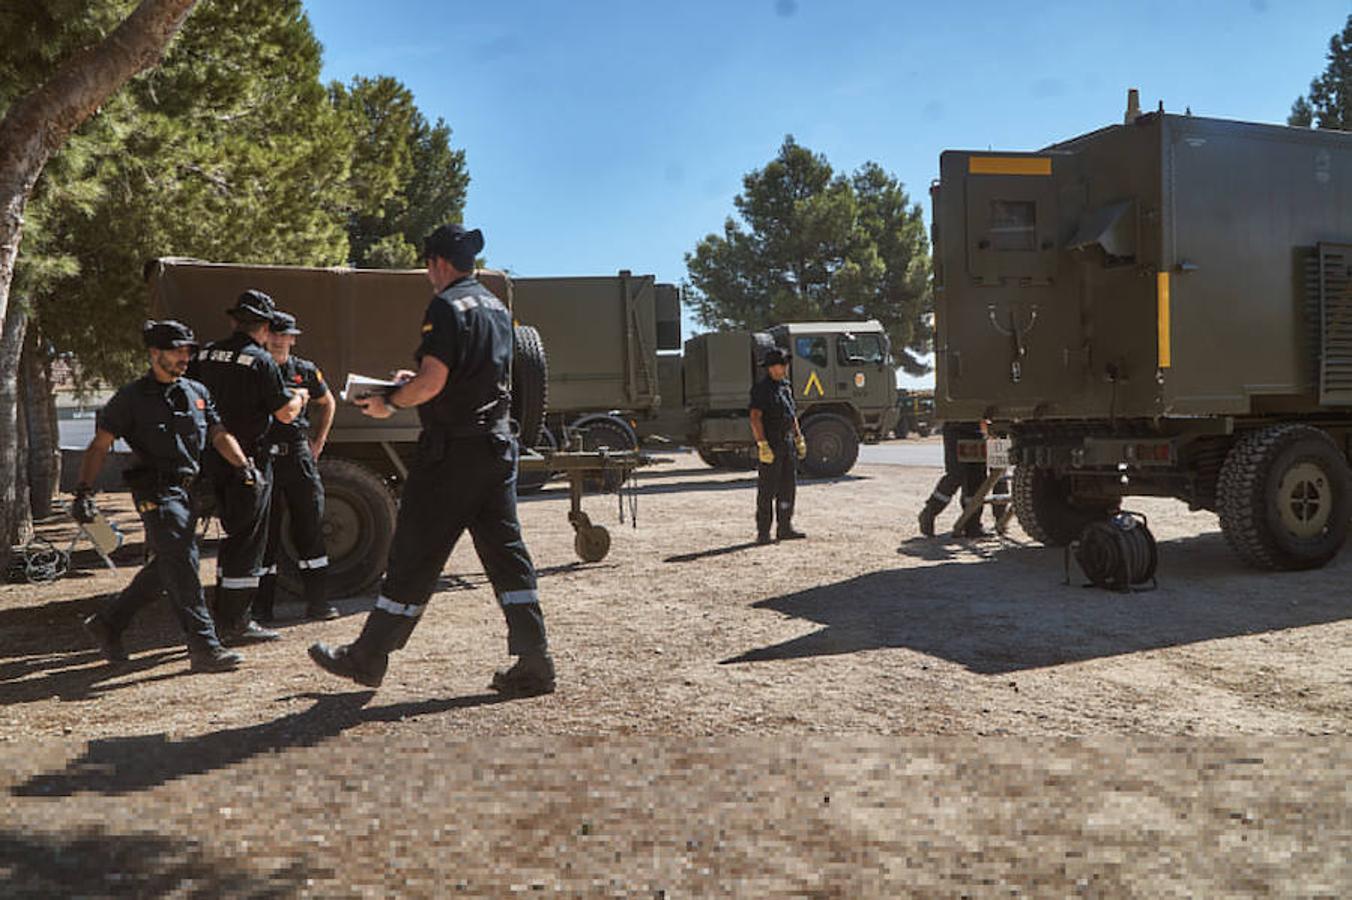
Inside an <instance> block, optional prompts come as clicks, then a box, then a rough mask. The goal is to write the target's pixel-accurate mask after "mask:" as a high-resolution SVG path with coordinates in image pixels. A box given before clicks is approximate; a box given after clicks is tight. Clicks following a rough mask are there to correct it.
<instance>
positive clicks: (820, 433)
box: [802, 413, 859, 478]
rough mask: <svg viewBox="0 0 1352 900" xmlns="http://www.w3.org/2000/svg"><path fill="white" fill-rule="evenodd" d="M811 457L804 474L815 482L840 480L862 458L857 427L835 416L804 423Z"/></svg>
mask: <svg viewBox="0 0 1352 900" xmlns="http://www.w3.org/2000/svg"><path fill="white" fill-rule="evenodd" d="M803 437H804V439H806V440H807V457H806V458H805V459H804V460H803V462H802V467H803V471H804V472H806V473H807V474H808V475H809V476H811V477H813V478H839V477H840V476H841V475H844V474H845V473H846V472H848V471H850V469H853V468H854V463H855V460H857V459H858V458H859V435H858V434H856V433H855V430H854V425H853V424H851V423H850V422H849V421H847V420H846V419H844V418H842V417H841V416H837V415H835V414H833V413H822V414H820V415H816V416H813V417H812V418H810V419H808V420H807V421H806V422H804V423H803Z"/></svg>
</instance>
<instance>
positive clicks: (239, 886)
mask: <svg viewBox="0 0 1352 900" xmlns="http://www.w3.org/2000/svg"><path fill="white" fill-rule="evenodd" d="M0 872H4V885H5V886H4V890H3V893H4V894H5V896H7V897H16V896H17V897H70V896H86V897H89V896H96V897H104V896H132V897H169V896H176V897H188V896H192V897H242V898H264V897H290V896H294V895H296V894H297V893H300V892H301V891H303V890H304V888H305V885H306V882H307V881H310V880H313V879H315V878H318V877H331V876H332V873H331V872H329V871H317V870H313V869H309V868H307V867H306V866H305V865H304V863H302V862H300V861H299V860H293V861H292V862H290V863H289V864H288V865H286V866H285V867H283V868H280V869H277V870H274V871H272V872H268V873H266V874H262V873H257V872H250V871H248V870H246V869H245V868H243V867H241V866H240V865H239V863H237V862H236V861H235V860H233V859H225V858H221V857H218V856H214V855H211V854H209V853H208V852H207V851H205V850H204V849H203V848H202V847H201V845H199V844H198V843H196V842H195V841H191V840H182V839H179V838H171V837H166V836H164V835H158V834H110V833H108V832H107V831H104V830H103V829H101V828H86V829H82V830H80V831H76V832H73V833H64V834H63V833H42V832H33V831H23V832H19V831H14V830H11V829H7V828H0Z"/></svg>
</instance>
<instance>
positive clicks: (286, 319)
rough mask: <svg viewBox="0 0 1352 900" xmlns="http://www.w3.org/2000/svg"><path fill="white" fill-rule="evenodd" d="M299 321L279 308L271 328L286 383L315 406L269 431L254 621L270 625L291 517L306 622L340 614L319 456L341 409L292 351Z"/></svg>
mask: <svg viewBox="0 0 1352 900" xmlns="http://www.w3.org/2000/svg"><path fill="white" fill-rule="evenodd" d="M301 333H302V332H301V330H300V328H298V327H297V325H296V317H295V316H293V315H291V314H290V313H287V312H282V311H281V310H278V311H277V312H275V313H273V316H272V322H271V323H270V324H269V326H268V353H270V354H272V359H273V361H274V362H276V363H277V367H278V368H279V369H281V370H282V381H283V382H285V383H286V384H287V385H289V386H291V387H293V388H304V389H305V390H306V391H307V392H308V393H309V402H308V403H307V404H306V405H305V406H304V407H303V408H302V409H301V413H300V415H298V416H296V418H295V419H293V420H292V421H291V422H289V423H282V422H274V423H273V424H272V427H271V428H270V429H269V431H268V440H269V441H271V443H272V450H271V454H272V504H271V509H270V510H269V512H268V542H267V550H266V551H265V552H264V554H263V577H262V578H261V579H260V580H259V583H258V599H257V600H256V601H255V602H254V618H255V619H257V620H258V621H259V622H262V623H264V624H267V623H269V622H272V621H274V620H275V610H274V604H275V603H276V596H277V552H278V548H279V547H280V546H281V538H282V519H283V518H285V515H284V513H286V512H289V513H290V514H291V541H292V543H293V544H294V545H295V547H296V567H297V568H298V569H300V582H301V588H302V592H303V594H304V598H305V618H307V619H310V620H312V621H320V620H323V619H335V618H337V617H338V610H336V609H334V608H333V606H332V605H330V603H329V602H328V600H327V599H326V593H325V591H326V588H325V583H324V582H325V578H324V576H325V574H327V572H328V568H329V557H328V553H327V551H326V550H325V548H324V532H323V527H322V526H323V522H324V483H323V482H322V481H321V480H320V478H319V466H318V460H319V455H320V454H321V453H323V452H324V443H325V442H326V441H327V440H328V438H329V429H330V428H332V427H333V416H334V413H335V412H336V411H337V410H336V407H335V406H334V403H333V395H332V394H330V393H329V388H328V385H326V384H325V383H324V373H323V372H321V371H319V367H318V366H316V365H315V364H314V363H312V362H310V361H309V360H308V359H301V358H300V357H299V356H296V355H295V354H294V353H292V352H291V348H292V347H293V346H294V345H295V343H296V336H297V335H299V334H301ZM311 410H314V411H315V412H316V422H315V432H314V436H313V437H312V436H311V435H310V419H309V414H310V411H311Z"/></svg>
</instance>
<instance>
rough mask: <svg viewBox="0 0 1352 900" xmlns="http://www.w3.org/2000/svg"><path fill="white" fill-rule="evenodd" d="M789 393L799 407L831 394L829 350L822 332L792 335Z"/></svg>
mask: <svg viewBox="0 0 1352 900" xmlns="http://www.w3.org/2000/svg"><path fill="white" fill-rule="evenodd" d="M792 377H793V395H794V399H795V400H796V401H797V403H798V405H799V407H805V406H807V405H809V404H812V403H817V402H819V401H821V400H826V399H829V398H830V397H831V396H833V394H832V391H834V382H833V381H832V373H831V353H830V350H829V347H828V345H827V340H826V335H824V334H813V335H806V334H800V335H795V336H794V338H793V373H792Z"/></svg>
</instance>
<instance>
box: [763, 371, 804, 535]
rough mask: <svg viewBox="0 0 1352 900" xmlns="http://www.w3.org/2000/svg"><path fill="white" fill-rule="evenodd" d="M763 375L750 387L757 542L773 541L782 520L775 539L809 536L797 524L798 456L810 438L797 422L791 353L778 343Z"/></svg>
mask: <svg viewBox="0 0 1352 900" xmlns="http://www.w3.org/2000/svg"><path fill="white" fill-rule="evenodd" d="M761 364H762V365H763V366H765V377H764V378H762V379H761V380H760V381H758V382H756V384H755V386H753V387H752V388H751V434H752V435H753V436H754V437H755V438H756V457H757V459H758V461H759V463H760V464H759V466H758V467H757V472H756V543H758V544H768V543H770V525H771V524H772V523H773V522H775V521H776V520H778V523H779V527H778V528H777V529H776V531H775V539H776V540H780V541H790V540H797V539H799V538H804V537H807V535H805V534H803V532H801V531H795V530H794V527H793V504H794V498H795V497H796V495H797V493H798V481H797V472H796V471H795V467H796V459H795V457H796V458H797V459H804V458H806V457H807V442H806V441H805V440H803V431H802V429H801V428H799V427H798V415H797V410H796V409H795V407H794V403H793V387H792V386H791V385H790V384H789V381H788V377H787V376H788V373H789V358H788V355H787V354H785V352H784V351H783V350H781V349H779V348H778V347H775V348H773V349H771V350H769V351H767V352H766V354H765V358H764V359H763V360H761Z"/></svg>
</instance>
